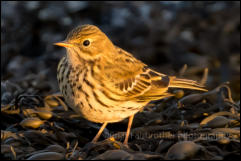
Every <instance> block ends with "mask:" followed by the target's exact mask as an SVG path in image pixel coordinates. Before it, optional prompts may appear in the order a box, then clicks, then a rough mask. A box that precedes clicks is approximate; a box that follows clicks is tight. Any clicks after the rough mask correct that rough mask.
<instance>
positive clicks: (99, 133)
mask: <svg viewBox="0 0 241 161" xmlns="http://www.w3.org/2000/svg"><path fill="white" fill-rule="evenodd" d="M107 124H108V123H107V122H105V123H104V124H103V125H102V126H101V128H100V130H99V131H98V133H97V134H96V135H95V137H94V139H93V140H92V143H95V142H97V140H98V139H99V137H100V135H101V134H102V132H103V130H104V129H105V127H106V125H107Z"/></svg>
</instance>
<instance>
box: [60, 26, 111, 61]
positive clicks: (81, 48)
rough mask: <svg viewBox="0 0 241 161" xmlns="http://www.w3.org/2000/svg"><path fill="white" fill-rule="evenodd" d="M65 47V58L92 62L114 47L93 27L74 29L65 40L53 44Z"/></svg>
mask: <svg viewBox="0 0 241 161" xmlns="http://www.w3.org/2000/svg"><path fill="white" fill-rule="evenodd" d="M55 45H58V46H62V47H65V48H66V49H67V51H68V52H67V56H68V57H72V58H78V57H79V58H81V59H83V60H94V59H97V58H99V57H101V56H103V55H106V54H108V52H112V50H114V45H113V44H112V42H111V41H110V40H109V38H108V37H107V36H106V35H105V34H104V33H103V32H102V31H101V30H100V29H99V28H98V27H96V26H94V25H82V26H78V27H76V28H74V29H73V30H72V31H71V32H70V33H69V34H68V36H67V38H66V40H64V41H62V42H58V43H55Z"/></svg>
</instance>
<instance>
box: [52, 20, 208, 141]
mask: <svg viewBox="0 0 241 161" xmlns="http://www.w3.org/2000/svg"><path fill="white" fill-rule="evenodd" d="M54 45H57V46H61V47H64V48H66V51H67V52H66V56H64V57H63V58H62V59H61V60H60V62H59V64H58V68H57V79H58V85H59V88H60V91H61V93H62V95H63V97H64V100H65V102H66V103H67V104H68V106H70V107H71V108H72V109H73V110H74V111H75V112H76V113H78V114H79V115H80V116H81V117H83V118H85V119H87V120H89V121H91V122H95V123H101V124H102V126H101V127H100V129H99V131H98V133H97V134H96V136H95V137H94V138H93V140H92V143H95V142H97V141H98V139H99V137H100V136H101V133H102V132H103V130H104V129H105V127H106V126H107V124H108V123H115V122H120V121H122V120H124V119H126V118H129V121H128V125H127V131H126V135H125V140H124V142H123V144H124V145H127V146H128V137H129V134H130V130H131V125H132V122H133V119H134V115H135V114H136V113H138V112H139V111H140V110H141V109H142V108H143V107H144V106H146V105H147V104H148V103H149V102H150V101H153V100H160V99H163V98H167V97H171V96H173V94H172V93H169V92H168V89H170V88H185V89H192V90H200V91H207V90H206V89H205V87H204V86H203V85H201V84H199V83H198V82H197V81H194V80H189V79H183V78H177V77H175V76H168V75H166V74H163V73H160V72H157V71H155V70H153V69H151V68H150V67H148V65H146V64H145V63H143V62H142V61H140V60H138V59H136V58H135V57H134V56H133V55H132V54H131V53H129V52H127V51H125V50H124V49H122V48H120V47H118V46H116V45H114V44H113V43H112V41H111V40H110V39H109V38H108V36H107V35H106V34H105V33H104V32H102V31H101V29H99V28H98V27H97V26H95V25H89V24H85V25H80V26H77V27H75V28H74V29H73V30H72V31H70V32H69V33H68V35H67V38H66V39H65V40H64V41H60V42H57V43H54Z"/></svg>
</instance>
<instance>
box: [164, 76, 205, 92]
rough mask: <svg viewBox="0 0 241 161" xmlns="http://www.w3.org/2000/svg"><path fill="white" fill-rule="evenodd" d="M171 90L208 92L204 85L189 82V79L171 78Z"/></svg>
mask: <svg viewBox="0 0 241 161" xmlns="http://www.w3.org/2000/svg"><path fill="white" fill-rule="evenodd" d="M168 87H170V88H187V89H194V90H200V91H208V90H207V89H205V87H204V86H203V85H201V84H200V83H198V82H196V81H193V80H189V79H181V78H176V77H170V83H169V86H168Z"/></svg>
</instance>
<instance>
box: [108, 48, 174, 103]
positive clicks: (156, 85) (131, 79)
mask: <svg viewBox="0 0 241 161" xmlns="http://www.w3.org/2000/svg"><path fill="white" fill-rule="evenodd" d="M116 49H117V51H118V54H119V57H118V56H116V58H115V60H116V62H115V65H116V66H115V67H117V70H116V71H115V72H112V73H111V76H112V78H113V75H115V74H117V76H116V80H115V88H116V89H117V90H120V91H122V93H123V94H124V95H125V96H126V97H128V98H130V99H133V98H135V99H137V100H139V99H141V100H146V99H148V100H154V99H161V98H162V97H163V96H166V95H168V94H167V93H166V91H167V88H168V85H169V82H170V80H169V77H168V76H166V75H164V74H161V73H158V72H155V71H153V70H152V69H150V68H148V66H147V65H146V64H144V63H142V62H141V61H139V60H137V59H136V58H134V57H133V56H132V55H131V54H129V53H128V52H126V51H124V50H122V49H120V48H118V47H116ZM119 75H121V77H120V76H119ZM120 78H121V79H120Z"/></svg>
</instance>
